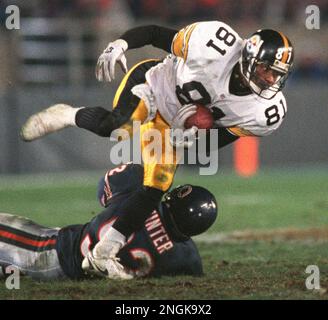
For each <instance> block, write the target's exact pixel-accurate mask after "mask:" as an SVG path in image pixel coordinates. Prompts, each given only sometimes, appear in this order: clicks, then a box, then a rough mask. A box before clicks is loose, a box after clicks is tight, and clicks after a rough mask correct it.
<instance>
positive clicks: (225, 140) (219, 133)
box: [206, 128, 239, 155]
mask: <svg viewBox="0 0 328 320" xmlns="http://www.w3.org/2000/svg"><path fill="white" fill-rule="evenodd" d="M215 131H216V132H215V138H216V139H217V140H218V149H221V148H223V147H225V146H227V145H229V144H231V143H232V142H234V141H236V140H237V139H238V138H239V137H238V136H235V135H233V134H231V133H230V132H229V131H228V130H227V129H226V128H216V129H215ZM211 138H212V137H211V136H210V132H207V134H206V154H207V155H209V154H210V152H211V144H210V139H211Z"/></svg>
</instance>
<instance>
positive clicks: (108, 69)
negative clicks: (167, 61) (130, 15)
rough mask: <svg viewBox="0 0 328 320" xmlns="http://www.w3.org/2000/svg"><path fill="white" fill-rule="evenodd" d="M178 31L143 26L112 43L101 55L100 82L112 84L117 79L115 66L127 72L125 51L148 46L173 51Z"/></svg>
mask: <svg viewBox="0 0 328 320" xmlns="http://www.w3.org/2000/svg"><path fill="white" fill-rule="evenodd" d="M176 33H177V30H174V29H170V28H166V27H161V26H157V25H149V26H142V27H137V28H133V29H130V30H128V31H127V32H125V33H124V34H123V35H122V36H120V37H119V39H118V40H115V41H114V42H110V43H109V44H108V46H107V48H106V49H105V50H104V52H103V53H102V54H101V55H100V57H99V59H98V62H97V66H96V78H97V79H98V81H108V82H110V81H111V80H113V79H114V78H115V64H116V63H118V64H119V65H120V66H121V68H122V70H123V71H124V72H125V73H126V72H127V69H128V68H127V63H126V57H125V55H124V53H125V51H127V50H129V49H136V48H141V47H143V46H146V45H152V46H154V47H157V48H160V49H163V50H165V51H167V52H170V51H171V44H172V41H173V38H174V36H175V35H176Z"/></svg>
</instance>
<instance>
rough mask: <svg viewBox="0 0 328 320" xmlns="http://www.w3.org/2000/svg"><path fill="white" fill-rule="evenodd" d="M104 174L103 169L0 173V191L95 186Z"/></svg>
mask: <svg viewBox="0 0 328 320" xmlns="http://www.w3.org/2000/svg"><path fill="white" fill-rule="evenodd" d="M104 174H105V170H104V171H97V172H92V173H85V172H83V173H79V172H67V173H57V174H55V173H53V174H36V175H12V176H10V175H0V191H3V190H12V189H15V190H16V189H25V190H26V189H28V190H35V189H42V188H46V187H59V188H60V187H70V186H72V187H74V186H94V187H96V186H97V183H98V181H99V179H100V177H102V175H104Z"/></svg>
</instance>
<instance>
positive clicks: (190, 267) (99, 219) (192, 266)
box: [57, 164, 203, 279]
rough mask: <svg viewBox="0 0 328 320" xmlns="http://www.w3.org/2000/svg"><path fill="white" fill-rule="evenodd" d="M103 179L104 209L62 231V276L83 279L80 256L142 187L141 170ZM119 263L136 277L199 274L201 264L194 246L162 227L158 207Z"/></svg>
mask: <svg viewBox="0 0 328 320" xmlns="http://www.w3.org/2000/svg"><path fill="white" fill-rule="evenodd" d="M106 177H107V179H105V193H106V196H108V199H109V201H108V202H107V204H108V206H107V208H106V209H105V210H103V211H102V212H101V213H100V214H98V215H97V216H96V217H95V218H93V219H92V220H91V221H90V222H89V223H87V224H85V225H71V226H67V227H64V228H62V229H61V230H60V231H59V234H58V240H57V251H58V256H59V261H60V264H61V266H62V268H63V271H64V272H65V274H66V275H67V276H68V277H70V278H72V279H78V278H82V277H84V276H85V274H84V272H83V270H82V268H81V265H82V261H83V259H84V256H85V255H86V254H87V252H88V251H89V250H92V249H93V247H94V246H95V245H96V243H97V242H98V241H99V239H101V238H102V236H103V235H104V234H105V233H106V231H108V229H109V228H110V226H111V225H112V224H113V223H114V221H115V220H116V219H117V218H118V217H119V216H120V207H121V205H122V203H123V202H124V201H126V199H128V198H129V197H130V196H131V195H132V194H133V192H134V191H135V190H136V189H138V188H141V187H142V183H143V167H142V166H140V165H135V164H127V165H123V166H121V167H118V168H115V169H113V170H112V171H109V172H108V173H107V175H106ZM118 256H119V258H120V259H121V263H122V264H123V265H124V266H125V267H126V268H128V269H129V270H130V271H131V272H132V273H133V274H135V275H137V276H163V275H182V274H185V275H195V276H199V275H202V273H203V269H202V262H201V258H200V256H199V253H198V250H197V247H196V246H195V243H194V242H193V241H192V240H191V239H189V240H188V241H184V242H175V241H173V239H172V238H171V236H170V233H169V229H168V228H167V227H166V225H165V219H164V216H163V210H162V205H161V204H160V205H159V207H158V208H157V210H154V211H153V212H151V213H150V215H149V217H148V219H147V220H146V221H145V226H144V228H143V229H142V230H140V231H138V232H136V233H134V234H132V235H131V236H130V238H129V239H128V240H127V243H126V245H125V246H124V247H123V248H122V249H121V250H120V252H119V254H118Z"/></svg>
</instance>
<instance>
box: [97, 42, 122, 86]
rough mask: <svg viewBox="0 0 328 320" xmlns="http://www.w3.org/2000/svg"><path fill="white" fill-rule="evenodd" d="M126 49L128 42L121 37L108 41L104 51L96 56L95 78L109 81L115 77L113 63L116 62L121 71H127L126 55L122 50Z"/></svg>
mask: <svg viewBox="0 0 328 320" xmlns="http://www.w3.org/2000/svg"><path fill="white" fill-rule="evenodd" d="M127 49H128V43H127V42H126V41H125V40H123V39H118V40H115V41H114V42H110V43H109V44H108V46H107V48H106V49H105V50H104V52H103V53H102V54H101V55H100V57H99V58H98V62H97V66H96V78H97V80H98V81H107V82H110V81H112V80H113V79H115V64H116V63H118V64H119V65H120V66H121V68H122V70H123V72H125V73H127V71H128V68H127V65H126V57H125V55H124V52H125V51H126V50H127Z"/></svg>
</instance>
